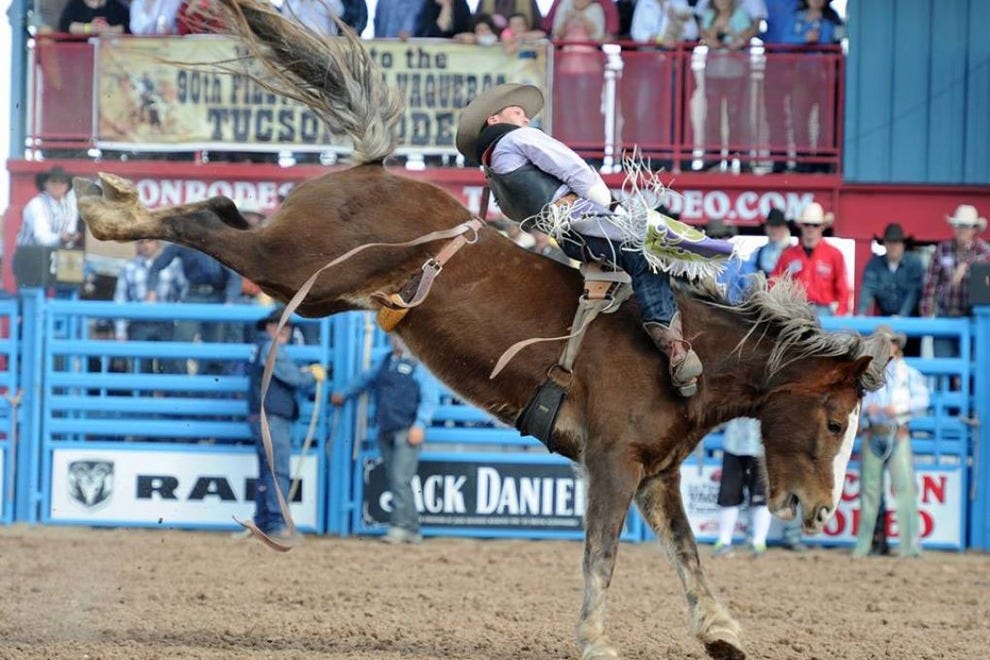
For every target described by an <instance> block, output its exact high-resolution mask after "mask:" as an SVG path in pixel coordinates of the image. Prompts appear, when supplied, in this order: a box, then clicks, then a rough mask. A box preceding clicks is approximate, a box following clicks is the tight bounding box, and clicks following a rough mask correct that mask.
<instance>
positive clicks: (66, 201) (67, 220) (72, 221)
mask: <svg viewBox="0 0 990 660" xmlns="http://www.w3.org/2000/svg"><path fill="white" fill-rule="evenodd" d="M35 183H36V184H37V186H38V194H37V195H35V196H34V197H32V198H31V200H30V201H29V202H28V203H27V204H26V205H25V206H24V210H23V211H22V212H21V218H22V222H21V229H20V231H19V232H17V245H19V246H21V245H43V246H45V247H74V246H75V244H76V243H77V242H78V241H79V240H80V238H81V236H82V234H81V233H80V232H79V213H78V211H77V210H76V194H75V193H74V192H73V191H72V188H71V182H70V177H69V174H68V173H67V172H66V171H65V170H64V169H62V167H61V166H58V165H56V166H55V167H53V168H52V169H50V170H49V171H47V172H43V173H41V174H39V175H38V176H37V177H36V178H35Z"/></svg>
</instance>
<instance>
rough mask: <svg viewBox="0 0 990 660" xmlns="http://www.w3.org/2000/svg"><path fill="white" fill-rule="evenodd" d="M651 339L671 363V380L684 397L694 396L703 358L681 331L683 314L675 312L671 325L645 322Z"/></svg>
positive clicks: (645, 327)
mask: <svg viewBox="0 0 990 660" xmlns="http://www.w3.org/2000/svg"><path fill="white" fill-rule="evenodd" d="M643 328H644V329H645V330H646V332H647V334H649V335H650V339H652V340H653V343H654V344H656V347H657V348H659V349H660V352H662V353H663V354H664V355H666V356H667V360H668V362H669V363H670V382H671V383H673V385H674V387H675V388H677V391H678V393H680V395H681V396H683V397H689V396H694V394H695V393H696V392H697V391H698V376H700V375H701V371H702V366H701V360H700V359H698V354H697V353H695V352H694V350H693V349H692V348H691V342H689V341H687V340H686V339H684V336H683V334H682V332H681V316H680V314H679V313H678V314H674V318H672V319H671V320H670V325H669V326H666V325H663V324H662V323H657V322H655V321H650V322H647V323H644V324H643Z"/></svg>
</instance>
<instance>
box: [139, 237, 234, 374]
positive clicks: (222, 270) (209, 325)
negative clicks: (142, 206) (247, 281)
mask: <svg viewBox="0 0 990 660" xmlns="http://www.w3.org/2000/svg"><path fill="white" fill-rule="evenodd" d="M176 260H177V261H178V262H179V263H180V265H181V268H182V273H183V275H184V276H185V279H186V282H187V284H186V290H185V291H184V292H183V294H182V298H181V299H180V301H179V302H183V303H214V304H224V303H226V304H234V303H237V302H238V300H239V298H240V295H241V277H240V275H238V274H237V273H235V272H234V271H232V270H230V269H229V268H227V267H226V266H224V265H223V264H221V263H220V262H219V261H217V260H216V259H214V258H213V257H211V256H209V255H208V254H204V253H203V252H200V251H199V250H194V249H193V248H189V247H185V246H182V245H175V244H171V245H168V246H167V247H165V249H164V250H162V251H161V253H160V254H159V255H158V256H157V257H156V258H155V261H154V262H153V263H152V264H151V268H150V269H149V271H148V293H147V300H148V301H149V302H154V301H155V300H156V299H157V295H158V294H157V292H158V286H159V279H160V278H161V273H162V271H163V270H164V269H165V268H167V267H168V266H169V264H171V263H172V262H173V261H176ZM197 335H198V336H199V338H200V340H201V341H203V342H226V341H230V340H231V339H234V340H236V341H240V339H239V338H237V335H236V331H234V330H232V329H231V328H228V327H227V326H226V324H223V323H217V322H201V321H176V323H175V341H179V342H192V341H193V340H194V339H195V338H196V336H197ZM230 371H231V370H230V369H229V368H227V367H225V366H224V364H223V363H222V362H220V361H218V360H207V361H205V362H204V363H202V364H200V369H199V373H205V374H218V375H219V374H227V373H229V372H230Z"/></svg>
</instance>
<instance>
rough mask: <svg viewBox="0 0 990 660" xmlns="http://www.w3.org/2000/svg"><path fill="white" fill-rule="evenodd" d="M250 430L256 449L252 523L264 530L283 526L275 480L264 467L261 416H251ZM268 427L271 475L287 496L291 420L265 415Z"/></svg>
mask: <svg viewBox="0 0 990 660" xmlns="http://www.w3.org/2000/svg"><path fill="white" fill-rule="evenodd" d="M250 424H251V433H252V434H253V435H254V447H255V450H256V451H257V453H258V482H257V484H255V487H254V524H255V525H257V526H258V529H260V530H261V531H263V532H265V533H266V534H268V533H269V532H274V531H276V530H278V529H281V528H282V527H285V518H284V517H283V516H282V510H281V509H279V506H278V495H276V494H275V480H273V479H272V472H271V470H270V469H268V457H267V456H265V445H264V440H262V438H261V420H260V418H258V417H257V416H255V415H252V416H251V419H250ZM268 429H269V430H270V431H271V436H272V456H273V458H274V460H275V479H277V480H278V487H279V488H280V489H281V490H282V496H283V497H284V498H285V499H286V502H288V499H289V484H290V480H291V477H290V473H289V458H290V457H291V454H292V436H291V432H292V422H291V421H290V420H288V419H286V418H285V417H279V416H278V415H268Z"/></svg>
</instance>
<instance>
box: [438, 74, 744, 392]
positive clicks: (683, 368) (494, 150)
mask: <svg viewBox="0 0 990 660" xmlns="http://www.w3.org/2000/svg"><path fill="white" fill-rule="evenodd" d="M542 108H543V93H542V92H541V91H540V90H539V89H537V88H536V87H534V86H532V85H523V84H518V83H507V84H504V85H498V86H496V87H492V88H490V89H488V90H485V91H484V92H482V93H481V94H479V95H478V96H477V97H475V99H474V100H472V101H471V102H470V103H469V104H468V105H467V106H466V107H465V108H464V109H463V110H462V111H461V115H460V118H459V121H458V127H457V136H456V144H457V150H458V151H459V152H460V153H461V154H462V155H463V156H464V157H465V158H467V159H468V160H469V161H475V162H480V163H481V164H482V167H483V169H484V172H485V177H486V179H487V182H488V185H489V186H490V188H491V191H492V193H493V195H494V196H495V199H496V200H497V201H498V204H499V207H500V208H501V210H502V213H503V214H504V215H505V216H506V217H508V218H509V219H511V220H513V221H515V222H520V223H521V222H535V223H536V227H537V228H538V229H540V230H542V231H544V232H545V233H547V234H550V235H552V236H554V238H556V239H557V241H558V243H559V244H560V246H561V248H562V249H563V250H564V252H565V253H567V255H568V256H569V257H571V258H573V259H577V260H579V261H583V262H589V261H600V262H605V263H608V264H610V265H613V266H615V267H617V268H621V269H622V270H624V271H626V272H627V273H628V274H629V276H630V277H631V278H632V284H633V289H634V291H635V295H636V299H637V302H639V306H640V310H641V315H642V318H643V321H644V324H643V325H644V328H645V329H646V331H647V333H648V334H649V336H650V338H651V339H652V340H653V342H654V344H655V345H656V346H657V347H658V348H659V349H660V351H661V352H662V353H664V354H665V355H666V356H667V358H668V362H669V372H670V381H671V382H672V384H673V385H674V387H675V389H676V390H677V391H678V392H679V393H680V394H681V396H685V397H688V396H692V395H693V394H694V393H695V392H696V391H697V388H698V377H699V376H700V375H701V372H702V364H701V360H700V359H699V358H698V355H697V354H696V353H695V352H694V350H693V349H692V348H691V344H690V343H689V342H688V341H686V340H685V339H684V337H683V333H682V330H681V324H680V317H679V315H678V313H677V305H676V303H675V301H674V295H673V292H672V290H671V288H670V277H671V275H669V274H668V273H674V274H680V273H682V272H690V271H687V270H685V271H680V270H677V268H679V267H680V264H677V263H675V261H676V260H675V259H671V258H670V254H671V253H670V252H669V251H665V249H664V248H665V245H664V243H665V240H668V239H669V237H670V236H671V235H674V236H676V238H677V239H678V245H679V246H680V248H681V250H682V252H683V251H691V250H696V251H697V255H700V256H697V257H696V258H694V259H690V260H686V261H687V262H689V263H690V264H691V266H689V268H690V267H692V266H693V267H695V268H697V269H700V271H703V270H704V269H705V263H706V261H709V260H711V261H714V260H715V259H718V258H720V257H721V258H724V257H725V256H727V255H729V254H731V253H732V246H731V245H730V244H728V243H725V242H724V241H717V240H713V239H709V238H708V237H706V236H705V235H704V234H702V233H701V232H698V231H697V230H694V229H692V228H690V227H688V226H686V225H682V224H681V223H678V222H677V221H675V220H672V219H669V218H665V217H663V216H661V215H660V214H659V213H657V212H656V211H653V206H655V204H652V205H649V210H648V211H645V213H637V212H636V208H635V206H634V204H628V205H629V206H630V208H629V209H621V208H618V207H617V206H616V204H615V203H614V202H613V200H612V195H611V192H610V191H609V188H608V186H607V185H606V184H605V181H604V180H603V179H602V178H601V176H600V175H599V174H598V172H596V171H595V170H594V169H593V168H591V167H590V166H589V165H588V164H587V163H586V162H585V161H584V160H583V159H582V158H581V157H580V156H579V155H578V154H577V153H575V152H574V151H573V150H572V149H571V148H570V147H568V146H567V145H565V144H563V143H562V142H560V141H559V140H556V139H554V138H553V137H551V136H549V135H547V134H546V133H544V132H543V131H540V130H538V129H536V128H534V127H532V126H530V125H529V124H530V121H531V120H532V119H533V118H534V116H535V115H536V114H538V113H539V112H540V110H541V109H542ZM624 203H625V202H624ZM650 214H652V215H650ZM643 216H645V217H646V218H647V219H646V220H643V221H642V224H643V225H644V226H643V228H642V235H639V232H638V228H639V223H640V219H641V218H642V217H643ZM630 227H635V228H637V229H636V230H630ZM650 232H653V233H652V234H651V233H650ZM650 251H653V254H652V255H651V254H650ZM652 259H656V261H652ZM716 270H717V269H716ZM700 271H696V273H697V272H700Z"/></svg>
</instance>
